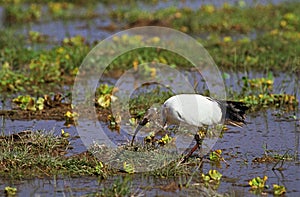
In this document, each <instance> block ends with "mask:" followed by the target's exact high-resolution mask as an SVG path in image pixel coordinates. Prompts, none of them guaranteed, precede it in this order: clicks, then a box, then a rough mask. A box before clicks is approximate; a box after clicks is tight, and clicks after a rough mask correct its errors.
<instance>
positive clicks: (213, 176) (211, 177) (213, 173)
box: [202, 170, 222, 182]
mask: <svg viewBox="0 0 300 197" xmlns="http://www.w3.org/2000/svg"><path fill="white" fill-rule="evenodd" d="M202 178H203V180H204V181H208V182H213V181H217V182H218V181H220V180H221V178H222V174H221V173H220V172H218V171H217V170H209V171H208V174H202Z"/></svg>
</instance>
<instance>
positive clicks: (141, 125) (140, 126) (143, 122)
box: [131, 118, 149, 146]
mask: <svg viewBox="0 0 300 197" xmlns="http://www.w3.org/2000/svg"><path fill="white" fill-rule="evenodd" d="M148 122H149V119H148V118H144V119H143V120H142V121H140V122H139V124H138V126H137V127H136V129H135V131H134V134H133V136H132V140H131V146H132V145H133V142H134V139H135V136H136V134H137V133H138V132H139V130H141V128H142V127H143V126H145V125H146V124H147V123H148Z"/></svg>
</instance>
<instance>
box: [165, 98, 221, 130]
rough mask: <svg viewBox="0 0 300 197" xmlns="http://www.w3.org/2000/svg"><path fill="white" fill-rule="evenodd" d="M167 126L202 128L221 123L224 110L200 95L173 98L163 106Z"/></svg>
mask: <svg viewBox="0 0 300 197" xmlns="http://www.w3.org/2000/svg"><path fill="white" fill-rule="evenodd" d="M162 117H163V121H164V123H165V124H167V125H170V124H179V123H184V124H188V125H193V126H197V127H201V126H204V125H214V124H217V123H221V121H222V110H221V108H220V105H219V104H218V103H217V102H216V101H215V100H213V99H211V98H209V97H205V96H202V95H198V94H180V95H176V96H172V97H171V98H169V99H168V100H166V101H165V103H164V104H163V106H162Z"/></svg>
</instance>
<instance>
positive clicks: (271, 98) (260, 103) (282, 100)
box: [240, 73, 299, 108]
mask: <svg viewBox="0 0 300 197" xmlns="http://www.w3.org/2000/svg"><path fill="white" fill-rule="evenodd" d="M242 80H243V87H242V90H243V94H244V95H245V96H244V98H242V99H241V100H240V101H242V102H245V103H246V104H248V105H250V106H252V107H254V108H257V107H269V106H275V107H284V106H287V107H289V106H290V107H294V108H295V107H297V106H298V103H299V101H298V100H297V98H296V97H295V96H294V95H289V94H284V93H281V94H276V93H272V91H273V84H274V79H273V74H272V73H269V77H268V78H255V79H249V78H247V77H243V79H242Z"/></svg>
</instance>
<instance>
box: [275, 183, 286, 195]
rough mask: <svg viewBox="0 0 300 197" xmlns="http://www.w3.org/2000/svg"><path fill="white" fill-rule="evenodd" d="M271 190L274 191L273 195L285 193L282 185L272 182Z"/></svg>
mask: <svg viewBox="0 0 300 197" xmlns="http://www.w3.org/2000/svg"><path fill="white" fill-rule="evenodd" d="M273 192H274V195H276V196H280V195H283V194H284V193H286V189H285V187H284V186H282V185H277V184H273Z"/></svg>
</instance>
